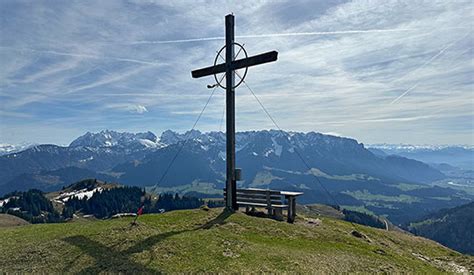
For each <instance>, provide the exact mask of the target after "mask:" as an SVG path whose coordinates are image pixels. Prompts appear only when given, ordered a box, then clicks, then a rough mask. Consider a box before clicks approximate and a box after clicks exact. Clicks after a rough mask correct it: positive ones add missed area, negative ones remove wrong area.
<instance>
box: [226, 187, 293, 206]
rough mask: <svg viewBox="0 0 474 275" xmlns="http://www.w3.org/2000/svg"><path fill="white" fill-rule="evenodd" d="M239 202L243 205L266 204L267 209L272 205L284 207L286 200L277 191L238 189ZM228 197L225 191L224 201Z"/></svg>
mask: <svg viewBox="0 0 474 275" xmlns="http://www.w3.org/2000/svg"><path fill="white" fill-rule="evenodd" d="M236 193H237V202H242V203H259V204H265V205H267V207H271V206H272V205H283V204H284V203H285V200H284V198H283V196H282V194H281V193H280V191H277V190H268V189H237V190H236ZM226 196H227V191H226V189H224V199H225V198H226Z"/></svg>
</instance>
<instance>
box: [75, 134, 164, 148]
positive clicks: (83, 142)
mask: <svg viewBox="0 0 474 275" xmlns="http://www.w3.org/2000/svg"><path fill="white" fill-rule="evenodd" d="M79 146H81V147H93V148H102V147H124V148H130V149H136V148H161V147H163V146H164V144H162V143H161V142H159V141H158V139H157V137H156V135H155V134H153V133H152V132H146V133H127V132H116V131H109V130H105V131H101V132H99V133H90V132H87V133H86V134H85V135H83V136H80V137H78V138H77V139H75V140H74V141H72V142H71V144H70V145H69V147H79Z"/></svg>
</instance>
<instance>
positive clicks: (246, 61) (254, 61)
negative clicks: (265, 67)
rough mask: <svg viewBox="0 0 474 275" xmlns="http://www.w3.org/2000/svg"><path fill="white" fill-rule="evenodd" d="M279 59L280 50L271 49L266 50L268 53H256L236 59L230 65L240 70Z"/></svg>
mask: <svg viewBox="0 0 474 275" xmlns="http://www.w3.org/2000/svg"><path fill="white" fill-rule="evenodd" d="M277 59H278V52H277V51H271V52H266V53H262V54H258V55H254V56H251V57H247V58H243V59H238V60H235V61H233V62H232V63H231V64H230V66H231V69H232V70H238V69H242V68H245V67H252V66H255V65H260V64H265V63H268V62H273V61H276V60H277Z"/></svg>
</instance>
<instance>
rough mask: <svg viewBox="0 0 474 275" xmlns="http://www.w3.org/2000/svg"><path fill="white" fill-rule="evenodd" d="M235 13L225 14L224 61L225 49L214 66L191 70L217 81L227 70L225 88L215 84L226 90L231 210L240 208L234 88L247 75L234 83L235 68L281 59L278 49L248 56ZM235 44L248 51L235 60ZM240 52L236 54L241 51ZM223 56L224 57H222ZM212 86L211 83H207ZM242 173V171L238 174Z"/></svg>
mask: <svg viewBox="0 0 474 275" xmlns="http://www.w3.org/2000/svg"><path fill="white" fill-rule="evenodd" d="M234 39H235V35H234V15H233V14H229V15H227V16H226V17H225V63H221V64H217V60H218V57H219V56H220V53H221V51H222V49H221V51H219V52H218V56H217V57H216V60H215V61H214V66H210V67H205V68H201V69H197V70H194V71H192V72H191V75H192V77H193V78H200V77H204V76H209V75H214V78H215V80H216V81H218V78H217V77H216V75H217V74H222V73H225V77H226V81H225V82H226V83H225V87H224V86H223V85H222V83H221V81H222V79H223V78H221V81H218V83H216V84H215V85H213V86H211V88H212V87H215V86H216V85H219V86H220V87H222V88H225V90H226V183H225V186H226V193H225V194H226V195H225V197H226V201H225V205H226V208H227V209H229V210H238V209H239V207H238V205H237V184H236V183H237V178H236V171H235V88H236V87H237V86H239V85H240V84H241V83H242V82H243V81H244V80H243V78H245V74H244V76H243V77H241V76H239V75H237V76H238V77H239V78H240V81H239V82H238V83H237V84H235V70H238V69H243V68H245V69H247V68H248V67H252V66H256V65H260V64H265V63H268V62H273V61H276V60H277V58H278V52H276V51H271V52H266V53H262V54H258V55H254V56H250V57H247V53H246V52H245V50H244V49H243V46H241V45H240V44H237V43H235V42H234ZM235 45H238V46H239V47H240V48H241V50H244V52H245V58H242V59H238V60H235V59H236V58H237V57H236V56H235V53H234V51H235V47H234V46H235ZM239 52H240V50H239ZM239 52H237V55H238V53H239ZM220 57H221V58H222V56H220ZM208 87H209V86H208ZM239 175H240V173H239Z"/></svg>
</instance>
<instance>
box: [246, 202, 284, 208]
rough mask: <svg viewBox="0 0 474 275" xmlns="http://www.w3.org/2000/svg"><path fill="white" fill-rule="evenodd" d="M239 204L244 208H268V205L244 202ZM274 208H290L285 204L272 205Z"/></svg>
mask: <svg viewBox="0 0 474 275" xmlns="http://www.w3.org/2000/svg"><path fill="white" fill-rule="evenodd" d="M237 204H238V205H242V206H246V205H248V206H256V207H265V208H266V207H267V205H266V204H265V203H252V202H242V201H237ZM272 207H273V208H288V205H286V204H284V205H272Z"/></svg>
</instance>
